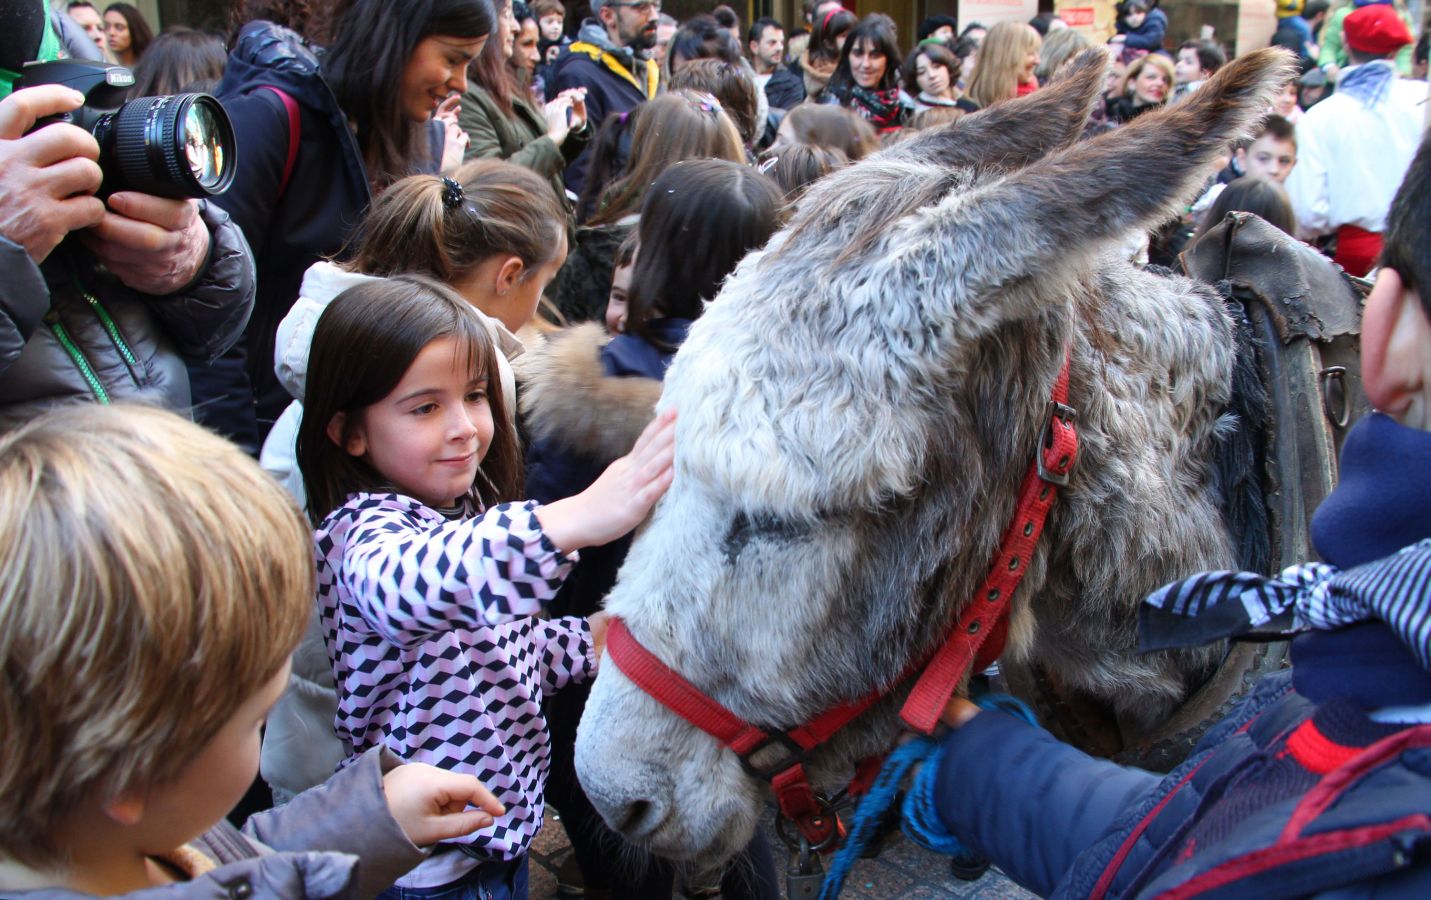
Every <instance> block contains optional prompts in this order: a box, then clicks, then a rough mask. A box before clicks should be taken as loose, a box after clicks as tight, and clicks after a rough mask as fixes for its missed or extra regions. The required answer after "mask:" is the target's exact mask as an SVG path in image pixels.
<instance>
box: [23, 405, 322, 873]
mask: <svg viewBox="0 0 1431 900" xmlns="http://www.w3.org/2000/svg"><path fill="white" fill-rule="evenodd" d="M311 545H312V538H311V535H310V533H309V531H308V529H307V527H306V526H305V525H304V522H303V519H302V517H301V516H300V515H299V513H298V509H297V507H295V506H294V504H293V501H292V500H291V499H290V498H289V496H288V495H287V494H286V493H285V492H284V491H283V489H282V488H281V487H279V486H278V484H277V483H275V482H274V481H273V480H272V479H270V478H269V477H268V475H266V474H265V473H264V472H263V471H262V470H261V469H259V467H258V466H257V465H255V464H254V462H253V461H252V460H251V459H249V458H248V457H247V456H245V455H244V454H243V452H242V451H240V450H239V449H238V448H237V447H235V446H234V445H232V444H230V443H229V442H228V441H225V440H223V439H222V438H219V437H217V436H216V435H214V434H211V433H210V432H207V431H205V430H204V429H202V428H200V427H199V426H197V425H194V424H192V423H190V422H188V421H185V420H184V419H181V418H180V417H178V416H176V415H173V414H172V413H168V412H164V411H162V410H159V409H153V408H148V407H127V408H126V407H104V406H98V405H82V406H69V407H65V408H64V409H62V410H57V411H54V412H51V413H48V414H46V415H43V416H40V417H39V418H37V419H35V420H33V421H31V422H29V423H28V424H26V425H24V426H22V427H21V428H19V429H17V430H16V431H14V432H12V433H11V434H9V435H6V436H5V437H3V438H0V571H3V572H4V573H5V576H4V582H3V584H0V669H3V671H4V673H5V688H4V691H3V692H0V735H3V736H4V737H3V740H0V855H3V856H4V857H8V858H10V859H13V860H15V861H18V862H20V863H22V864H25V865H28V866H31V867H37V868H52V867H54V866H56V865H60V864H63V862H64V860H65V848H64V847H61V846H57V845H56V844H55V841H54V832H55V829H56V826H57V825H58V823H59V822H60V821H61V820H62V819H63V818H64V817H65V816H67V815H70V814H72V813H73V812H75V811H76V810H77V809H79V808H80V806H81V804H82V803H87V802H93V801H95V800H98V801H100V802H101V803H104V802H109V801H110V800H113V799H115V798H117V797H119V796H120V795H122V794H124V793H126V792H128V791H131V790H136V789H137V790H143V789H145V788H146V787H148V786H150V785H155V784H163V783H165V782H167V781H171V780H173V779H174V778H175V777H177V776H178V775H179V774H180V772H181V771H182V770H183V769H184V767H185V766H186V765H188V764H189V763H190V762H191V761H192V759H193V758H194V757H195V756H196V755H197V754H198V753H199V752H200V751H201V750H202V749H203V748H204V746H205V745H206V744H207V743H208V742H209V741H210V740H211V739H212V738H213V736H214V735H215V734H216V733H217V732H218V731H219V729H220V728H221V727H222V726H223V725H224V723H225V722H226V721H227V720H228V719H229V718H230V717H231V716H232V715H233V714H234V712H235V710H237V709H238V707H239V706H240V705H241V704H243V703H244V702H245V701H247V700H248V699H250V698H251V697H252V696H253V694H254V693H255V692H256V691H258V690H259V688H260V687H262V686H263V684H264V683H265V682H266V681H267V680H269V679H271V678H272V677H273V676H274V675H275V673H277V672H278V671H279V670H280V669H281V668H282V666H283V664H284V662H285V661H286V660H287V659H288V656H289V654H290V653H291V652H292V650H293V648H294V646H295V645H296V644H297V643H298V639H299V637H300V636H301V635H302V633H303V629H304V627H305V624H306V622H307V620H308V612H309V609H310V608H311V606H312V603H313V590H314V584H313V558H312V547H311Z"/></svg>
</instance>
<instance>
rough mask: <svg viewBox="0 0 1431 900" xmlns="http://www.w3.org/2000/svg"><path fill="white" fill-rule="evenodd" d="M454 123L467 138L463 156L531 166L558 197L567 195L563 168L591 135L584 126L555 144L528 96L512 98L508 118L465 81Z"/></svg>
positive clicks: (483, 92) (486, 95)
mask: <svg viewBox="0 0 1431 900" xmlns="http://www.w3.org/2000/svg"><path fill="white" fill-rule="evenodd" d="M457 123H458V124H459V125H461V126H462V129H463V130H464V131H466V132H467V137H468V139H469V143H468V145H467V152H466V153H465V154H464V158H466V159H504V160H506V161H507V162H510V163H515V164H516V165H519V166H522V167H523V168H527V169H531V170H532V171H533V172H536V173H537V174H538V175H540V176H542V177H543V178H546V179H547V180H548V181H550V182H551V183H552V189H553V190H555V191H556V192H557V196H559V197H565V196H566V189H565V188H564V187H563V185H562V180H561V173H562V170H563V169H565V168H566V164H567V163H568V162H570V161H571V160H573V159H575V158H576V157H577V156H578V155H580V153H581V151H582V150H584V149H586V144H587V142H588V141H589V140H590V137H591V128H590V127H589V126H587V127H583V128H582V129H581V130H580V131H573V132H571V133H570V134H568V135H567V136H566V140H565V141H563V142H562V145H561V146H560V147H558V146H557V145H556V143H555V142H553V141H552V139H551V138H549V137H547V123H546V119H545V118H544V117H543V116H542V113H541V111H540V110H538V109H537V108H536V106H534V105H533V104H532V103H531V102H530V101H529V100H527V98H525V97H521V96H514V97H512V115H511V116H510V117H509V116H507V115H506V114H505V113H503V112H502V109H501V108H500V107H499V106H498V105H497V101H496V100H495V99H493V97H492V95H491V94H490V93H488V92H487V90H486V89H485V88H482V87H480V86H478V85H477V84H476V83H475V82H472V81H469V82H468V83H467V92H466V93H465V94H463V95H462V111H461V112H460V113H459V114H458V117H457Z"/></svg>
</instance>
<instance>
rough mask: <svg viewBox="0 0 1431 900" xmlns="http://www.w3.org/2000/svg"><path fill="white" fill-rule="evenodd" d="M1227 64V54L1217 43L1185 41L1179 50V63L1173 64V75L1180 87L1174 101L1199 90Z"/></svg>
mask: <svg viewBox="0 0 1431 900" xmlns="http://www.w3.org/2000/svg"><path fill="white" fill-rule="evenodd" d="M1226 64H1227V54H1226V53H1224V52H1223V50H1222V48H1221V47H1219V46H1218V44H1217V42H1216V41H1183V44H1182V46H1181V47H1179V48H1178V58H1177V61H1176V62H1175V63H1174V64H1173V75H1174V78H1175V79H1176V81H1177V85H1178V86H1177V89H1176V90H1175V91H1174V92H1173V99H1174V100H1177V99H1179V98H1181V97H1183V96H1184V95H1186V94H1187V93H1189V92H1190V91H1195V90H1197V89H1198V88H1199V87H1201V86H1202V83H1203V82H1204V81H1207V80H1208V79H1209V78H1211V77H1212V76H1213V73H1214V72H1216V71H1217V70H1218V69H1220V68H1222V67H1223V66H1224V65H1226Z"/></svg>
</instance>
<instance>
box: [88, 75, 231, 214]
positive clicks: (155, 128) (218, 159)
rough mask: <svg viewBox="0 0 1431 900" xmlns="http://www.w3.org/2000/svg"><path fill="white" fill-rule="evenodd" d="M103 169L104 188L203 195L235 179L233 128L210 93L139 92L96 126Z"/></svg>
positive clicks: (216, 191)
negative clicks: (140, 94)
mask: <svg viewBox="0 0 1431 900" xmlns="http://www.w3.org/2000/svg"><path fill="white" fill-rule="evenodd" d="M94 136H95V139H96V140H98V141H99V145H100V159H101V160H103V165H104V169H105V178H104V192H105V193H113V192H114V191H119V190H133V191H140V192H142V193H145V194H155V195H157V196H160V197H172V198H176V199H177V198H183V197H207V196H211V195H213V194H219V193H222V192H223V191H225V190H227V189H228V187H229V185H230V184H232V183H233V180H234V131H233V125H232V124H230V122H229V117H228V113H226V112H224V108H223V106H221V105H220V104H219V101H217V100H215V99H214V98H213V97H211V96H209V95H208V94H177V95H174V96H167V97H139V98H136V99H134V100H130V101H129V102H128V103H126V104H124V105H123V106H121V107H120V108H119V110H118V111H116V112H114V113H111V114H108V115H106V116H104V117H102V118H101V120H100V122H99V123H98V124H97V125H96V126H95V129H94Z"/></svg>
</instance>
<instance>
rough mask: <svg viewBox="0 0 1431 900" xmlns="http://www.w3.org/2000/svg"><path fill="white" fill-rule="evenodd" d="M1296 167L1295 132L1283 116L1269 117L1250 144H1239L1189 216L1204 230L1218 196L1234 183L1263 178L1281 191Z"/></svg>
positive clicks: (1253, 136) (1244, 142) (1247, 142)
mask: <svg viewBox="0 0 1431 900" xmlns="http://www.w3.org/2000/svg"><path fill="white" fill-rule="evenodd" d="M1296 165H1297V131H1296V129H1295V128H1293V127H1292V123H1290V122H1288V121H1287V120H1286V119H1284V118H1282V117H1281V116H1276V115H1271V116H1268V117H1267V118H1266V119H1264V120H1262V124H1261V125H1259V126H1258V127H1257V130H1256V131H1254V132H1253V133H1252V138H1251V139H1250V140H1247V141H1242V142H1239V143H1238V144H1237V146H1236V147H1235V148H1234V149H1233V151H1232V157H1231V158H1230V159H1228V161H1227V165H1226V166H1225V167H1224V168H1223V169H1222V171H1220V172H1218V174H1217V178H1216V180H1215V181H1214V182H1213V184H1212V185H1211V186H1210V187H1208V189H1207V190H1206V191H1205V192H1204V193H1203V195H1202V196H1201V197H1199V198H1198V199H1197V201H1196V202H1194V203H1193V205H1192V209H1191V210H1190V212H1191V213H1192V218H1193V224H1194V226H1195V227H1198V228H1199V229H1200V228H1201V225H1202V224H1203V223H1205V222H1206V219H1207V212H1208V210H1209V209H1211V208H1212V205H1213V204H1214V203H1215V202H1216V201H1217V199H1218V195H1220V194H1221V193H1222V191H1223V189H1224V188H1226V187H1227V186H1228V185H1229V184H1231V183H1232V182H1234V181H1236V180H1238V179H1240V178H1244V177H1251V178H1262V179H1266V180H1267V181H1272V182H1275V183H1276V184H1277V186H1278V187H1281V186H1282V185H1284V184H1286V183H1287V176H1288V175H1290V174H1292V168H1293V167H1294V166H1296ZM1284 230H1285V229H1284Z"/></svg>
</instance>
